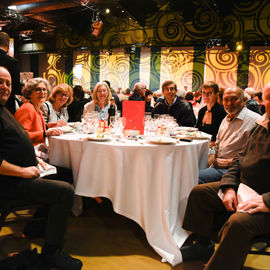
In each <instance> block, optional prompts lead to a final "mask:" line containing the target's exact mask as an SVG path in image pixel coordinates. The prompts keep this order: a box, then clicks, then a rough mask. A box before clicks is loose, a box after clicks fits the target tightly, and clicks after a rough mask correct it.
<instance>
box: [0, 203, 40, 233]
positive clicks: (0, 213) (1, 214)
mask: <svg viewBox="0 0 270 270" xmlns="http://www.w3.org/2000/svg"><path fill="white" fill-rule="evenodd" d="M39 207H44V205H41V204H34V203H30V202H25V201H19V200H5V199H3V198H1V199H0V232H1V230H2V227H3V225H4V223H5V220H6V218H7V216H8V215H9V214H10V213H12V212H16V211H20V210H27V209H33V208H39Z"/></svg>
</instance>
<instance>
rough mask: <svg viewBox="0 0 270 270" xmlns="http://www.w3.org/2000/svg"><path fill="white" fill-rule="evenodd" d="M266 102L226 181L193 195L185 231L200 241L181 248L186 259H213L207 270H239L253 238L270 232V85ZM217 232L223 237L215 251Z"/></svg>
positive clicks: (266, 88)
mask: <svg viewBox="0 0 270 270" xmlns="http://www.w3.org/2000/svg"><path fill="white" fill-rule="evenodd" d="M263 99H264V103H265V108H266V113H265V114H264V115H263V116H261V118H259V119H258V120H257V121H256V123H257V125H256V126H255V128H254V129H253V130H252V131H251V132H250V136H249V138H248V141H247V144H246V146H245V147H244V148H243V150H242V152H241V153H240V155H239V157H238V158H235V159H234V160H233V162H232V164H231V166H230V167H229V170H228V172H227V173H226V174H224V175H223V177H222V180H221V181H220V182H213V183H207V184H203V185H199V186H196V187H195V188H194V189H193V190H192V191H191V193H190V195H189V199H188V204H187V209H186V213H185V217H184V221H183V228H184V229H186V230H188V231H192V232H194V233H196V234H197V235H198V238H197V241H196V242H195V244H193V245H191V246H184V247H181V249H180V250H181V253H182V256H183V260H184V261H187V260H196V259H207V260H208V259H209V261H208V264H207V265H206V266H205V267H204V270H216V269H219V270H227V269H230V270H239V269H241V268H242V266H243V264H244V262H245V259H246V257H247V254H248V252H249V250H250V246H251V240H252V238H254V237H255V236H258V235H261V234H268V233H270V181H269V164H270V129H269V128H270V125H269V124H270V121H269V117H270V84H268V85H267V86H266V87H265V89H264V92H263ZM251 193H253V195H252V196H248V194H251ZM240 195H242V196H240ZM243 195H244V196H245V197H246V199H244V200H240V199H241V198H244V196H243ZM218 221H219V222H218ZM220 228H221V229H220ZM219 230H220V231H219ZM214 231H219V239H220V243H219V245H218V247H217V249H216V250H215V249H214V243H213V242H212V241H211V240H210V239H211V235H212V234H213V232H214Z"/></svg>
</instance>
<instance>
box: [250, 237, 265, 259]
mask: <svg viewBox="0 0 270 270" xmlns="http://www.w3.org/2000/svg"><path fill="white" fill-rule="evenodd" d="M251 244H252V247H251V250H250V252H249V253H250V254H259V255H270V250H267V249H268V248H270V234H265V235H259V236H256V237H254V238H253V239H252V241H251Z"/></svg>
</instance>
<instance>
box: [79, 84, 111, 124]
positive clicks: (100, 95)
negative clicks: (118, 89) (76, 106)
mask: <svg viewBox="0 0 270 270" xmlns="http://www.w3.org/2000/svg"><path fill="white" fill-rule="evenodd" d="M111 97H112V95H111V91H110V88H109V86H108V85H107V83H106V82H98V83H97V84H96V85H95V87H94V90H93V94H92V99H93V100H92V101H90V102H88V103H86V104H85V105H84V111H83V114H86V113H90V112H94V111H97V112H98V113H99V119H100V120H107V119H108V110H109V108H110V100H111Z"/></svg>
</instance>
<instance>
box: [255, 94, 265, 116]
mask: <svg viewBox="0 0 270 270" xmlns="http://www.w3.org/2000/svg"><path fill="white" fill-rule="evenodd" d="M254 100H256V101H257V102H258V103H259V104H260V111H261V113H262V114H265V106H264V104H263V100H262V92H258V93H255V97H254Z"/></svg>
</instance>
